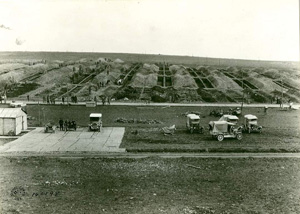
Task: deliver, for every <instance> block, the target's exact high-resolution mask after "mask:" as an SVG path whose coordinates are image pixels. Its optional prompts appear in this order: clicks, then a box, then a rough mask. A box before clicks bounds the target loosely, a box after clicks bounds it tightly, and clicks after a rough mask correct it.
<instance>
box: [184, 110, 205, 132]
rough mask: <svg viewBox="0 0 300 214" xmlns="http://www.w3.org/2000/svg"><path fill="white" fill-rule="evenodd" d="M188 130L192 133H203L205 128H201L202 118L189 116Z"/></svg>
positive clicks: (187, 120)
mask: <svg viewBox="0 0 300 214" xmlns="http://www.w3.org/2000/svg"><path fill="white" fill-rule="evenodd" d="M186 128H187V130H188V131H189V132H190V133H193V132H199V133H203V129H204V128H203V126H200V116H199V115H196V114H188V115H187V116H186Z"/></svg>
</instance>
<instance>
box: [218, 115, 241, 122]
mask: <svg viewBox="0 0 300 214" xmlns="http://www.w3.org/2000/svg"><path fill="white" fill-rule="evenodd" d="M238 119H239V118H238V117H237V116H235V115H229V114H224V115H223V116H222V117H221V118H220V119H219V121H227V120H238Z"/></svg>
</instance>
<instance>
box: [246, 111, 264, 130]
mask: <svg viewBox="0 0 300 214" xmlns="http://www.w3.org/2000/svg"><path fill="white" fill-rule="evenodd" d="M243 131H244V132H248V133H249V134H250V133H251V132H258V133H261V132H262V126H259V125H257V117H256V116H255V115H252V114H246V115H245V116H244V124H243Z"/></svg>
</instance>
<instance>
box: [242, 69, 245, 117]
mask: <svg viewBox="0 0 300 214" xmlns="http://www.w3.org/2000/svg"><path fill="white" fill-rule="evenodd" d="M241 71H242V90H243V97H242V105H241V114H242V113H243V106H244V96H245V91H244V72H243V70H241Z"/></svg>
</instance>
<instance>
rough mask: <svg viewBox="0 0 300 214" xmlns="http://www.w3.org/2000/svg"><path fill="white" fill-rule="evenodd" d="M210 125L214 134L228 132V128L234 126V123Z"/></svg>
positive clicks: (214, 122)
mask: <svg viewBox="0 0 300 214" xmlns="http://www.w3.org/2000/svg"><path fill="white" fill-rule="evenodd" d="M209 125H210V126H211V127H212V131H213V132H228V126H229V125H230V126H234V125H235V124H234V123H230V122H227V121H210V122H209Z"/></svg>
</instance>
